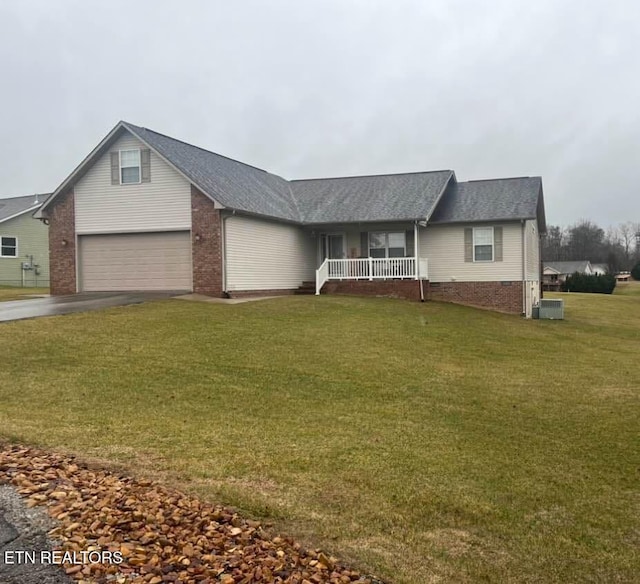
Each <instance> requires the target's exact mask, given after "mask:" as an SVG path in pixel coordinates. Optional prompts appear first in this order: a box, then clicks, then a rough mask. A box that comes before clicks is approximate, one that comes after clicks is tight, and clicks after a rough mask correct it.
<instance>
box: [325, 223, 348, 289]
mask: <svg viewBox="0 0 640 584" xmlns="http://www.w3.org/2000/svg"><path fill="white" fill-rule="evenodd" d="M344 239H345V237H344V233H322V234H321V235H320V259H321V262H324V260H326V259H330V260H342V259H344V258H345V257H346V253H345V249H344V244H345V241H344ZM345 263H346V262H330V263H329V278H343V277H344V274H345V271H346V269H347V266H346V265H344V264H345Z"/></svg>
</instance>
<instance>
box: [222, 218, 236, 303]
mask: <svg viewBox="0 0 640 584" xmlns="http://www.w3.org/2000/svg"><path fill="white" fill-rule="evenodd" d="M235 214H236V210H235V209H233V210H232V211H231V215H223V217H222V293H223V294H224V295H226V296H227V297H228V296H229V292H227V219H229V218H231V217H233V216H234V215H235Z"/></svg>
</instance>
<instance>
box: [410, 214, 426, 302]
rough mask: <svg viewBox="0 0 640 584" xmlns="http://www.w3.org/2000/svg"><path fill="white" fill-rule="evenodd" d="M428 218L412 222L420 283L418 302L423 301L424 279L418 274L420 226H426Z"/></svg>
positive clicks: (418, 270) (417, 269)
mask: <svg viewBox="0 0 640 584" xmlns="http://www.w3.org/2000/svg"><path fill="white" fill-rule="evenodd" d="M427 223H428V219H425V220H424V221H414V223H413V247H414V251H413V253H414V255H415V258H416V276H417V278H418V282H419V283H420V302H424V280H423V279H422V278H421V275H420V227H426V226H427Z"/></svg>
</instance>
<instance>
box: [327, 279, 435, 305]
mask: <svg viewBox="0 0 640 584" xmlns="http://www.w3.org/2000/svg"><path fill="white" fill-rule="evenodd" d="M424 291H425V297H426V295H427V282H425V283H424ZM322 293H323V294H353V295H356V296H386V297H389V298H405V299H406V300H420V282H418V281H417V280H343V281H342V282H340V281H330V282H327V283H326V284H325V285H324V286H323V287H322Z"/></svg>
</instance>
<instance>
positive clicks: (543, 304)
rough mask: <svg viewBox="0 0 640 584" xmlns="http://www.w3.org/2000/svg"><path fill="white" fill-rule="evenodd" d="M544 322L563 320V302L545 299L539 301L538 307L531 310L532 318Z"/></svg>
mask: <svg viewBox="0 0 640 584" xmlns="http://www.w3.org/2000/svg"><path fill="white" fill-rule="evenodd" d="M536 313H537V315H538V316H537V318H540V319H544V320H563V319H564V300H559V299H555V298H553V299H551V298H549V299H547V298H543V299H542V300H540V304H539V305H538V306H534V308H533V317H534V318H536Z"/></svg>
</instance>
